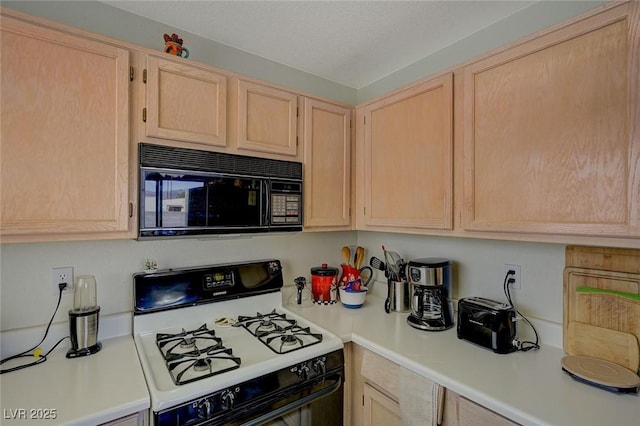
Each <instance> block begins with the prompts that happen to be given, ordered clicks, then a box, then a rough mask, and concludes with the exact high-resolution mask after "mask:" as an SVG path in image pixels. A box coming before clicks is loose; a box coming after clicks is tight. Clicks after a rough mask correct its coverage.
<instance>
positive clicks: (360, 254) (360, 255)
mask: <svg viewBox="0 0 640 426" xmlns="http://www.w3.org/2000/svg"><path fill="white" fill-rule="evenodd" d="M363 261H364V247H360V246H358V247H357V248H356V255H355V260H354V265H355V267H356V269H360V267H361V266H362V262H363Z"/></svg>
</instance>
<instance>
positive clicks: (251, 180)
mask: <svg viewBox="0 0 640 426" xmlns="http://www.w3.org/2000/svg"><path fill="white" fill-rule="evenodd" d="M139 154H140V155H139V158H140V209H139V220H140V224H139V225H140V231H139V235H138V236H139V238H140V239H146V238H167V237H189V236H204V235H212V234H235V233H259V232H296V231H301V230H302V163H299V162H294V161H282V160H273V159H266V158H256V157H249V156H242V155H234V154H226V153H218V152H210V151H201V150H195V149H185V148H174V147H167V146H161V145H152V144H146V143H141V144H139Z"/></svg>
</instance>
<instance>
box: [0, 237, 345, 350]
mask: <svg viewBox="0 0 640 426" xmlns="http://www.w3.org/2000/svg"><path fill="white" fill-rule="evenodd" d="M345 244H348V245H355V244H356V234H355V233H352V232H329V233H296V234H290V235H277V236H268V235H255V236H242V237H237V238H230V237H221V238H211V239H202V240H200V239H177V240H171V241H153V240H152V241H133V240H117V241H83V242H59V243H27V244H2V245H1V246H0V259H1V263H0V266H1V272H0V280H1V282H2V294H1V296H2V297H1V302H0V303H1V304H0V308H1V309H0V311H1V314H0V315H1V317H0V324H1V327H2V328H1V331H2V343H3V344H2V345H0V346H1V350H2V356H3V357H4V356H6V355H7V354H9V352H12V350H13V351H14V352H15V351H16V350H18V349H24V348H13V349H12V348H7V347H6V345H8V341H9V340H7V338H6V336H5V334H12V333H5V332H8V331H16V330H22V329H26V328H30V327H33V328H34V329H36V330H37V333H34V335H35V337H33V338H34V339H39V338H41V337H42V333H43V332H44V328H45V326H46V324H47V322H48V321H49V319H50V318H51V315H52V313H53V312H54V309H55V306H56V301H57V293H55V292H54V288H53V284H52V281H51V280H52V268H56V267H63V266H71V267H73V272H74V275H75V276H78V275H84V274H90V275H94V276H95V277H96V282H97V299H98V305H99V306H100V308H101V311H100V318H101V323H100V328H101V331H100V332H101V333H102V332H103V331H104V332H107V328H106V327H108V325H107V324H108V319H109V318H110V317H111V318H114V317H118V316H122V314H129V313H130V312H131V310H132V304H133V302H132V300H133V299H132V296H133V287H132V275H133V274H134V273H136V272H141V271H142V270H143V269H144V261H145V259H155V260H156V261H157V264H158V268H159V269H166V268H180V267H191V266H201V265H211V264H218V263H225V262H239V261H244V260H255V259H266V258H277V259H280V260H281V261H282V264H283V272H284V278H285V285H290V286H293V279H294V278H295V277H297V276H299V275H306V276H309V268H311V267H312V266H315V265H320V264H321V263H323V262H325V263H330V264H335V265H337V264H339V262H340V247H341V246H343V245H345ZM72 304H73V296H72V294H71V293H69V294H65V295H63V298H62V302H61V304H60V308H59V309H58V312H57V314H56V317H55V319H54V327H53V329H54V330H53V331H52V336H51V337H50V338H48V339H47V341H46V342H49V341H51V344H52V343H54V342H55V341H56V340H57V339H55V340H54V338H55V335H54V331H55V328H56V327H55V324H64V323H68V318H69V316H68V314H67V312H68V311H69V309H70V308H71V307H72ZM130 322H131V321H130V320H128V321H127V319H126V316H125V318H124V319H119V320H118V323H124V324H125V326H128V327H130ZM36 326H37V327H36ZM103 328H104V330H103ZM40 329H41V330H40ZM62 331H64V328H62ZM67 332H68V330H67ZM129 332H130V330H129ZM11 341H13V340H11ZM37 341H38V340H36V342H37ZM36 342H33V343H34V344H35V343H36ZM46 342H45V344H44V345H43V348H48V347H50V345H47V343H46Z"/></svg>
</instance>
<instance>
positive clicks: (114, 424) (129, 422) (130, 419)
mask: <svg viewBox="0 0 640 426" xmlns="http://www.w3.org/2000/svg"><path fill="white" fill-rule="evenodd" d="M148 424H149V415H148V411H139V412H137V413H134V414H131V415H128V416H125V417H121V418H119V419H116V420H112V421H110V422H107V423H103V424H102V425H100V426H146V425H148Z"/></svg>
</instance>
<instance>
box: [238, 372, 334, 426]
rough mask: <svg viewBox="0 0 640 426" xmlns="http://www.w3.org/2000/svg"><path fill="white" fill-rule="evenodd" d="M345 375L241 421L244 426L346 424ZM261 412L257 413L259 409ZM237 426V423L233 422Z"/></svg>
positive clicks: (287, 398)
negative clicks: (343, 377)
mask: <svg viewBox="0 0 640 426" xmlns="http://www.w3.org/2000/svg"><path fill="white" fill-rule="evenodd" d="M343 398H344V386H343V383H342V376H341V375H340V374H336V375H334V376H329V377H328V378H326V379H325V380H324V381H323V382H322V383H320V384H318V385H316V386H314V388H313V389H309V390H305V391H302V392H296V393H294V394H292V395H290V396H288V397H284V398H282V399H280V400H279V401H274V402H273V403H272V404H271V405H270V407H269V408H268V409H267V410H266V411H265V412H264V413H262V414H259V412H258V413H251V414H248V415H247V418H246V419H243V420H242V421H240V422H238V423H237V424H239V425H242V426H258V425H272V426H276V425H278V426H285V425H286V426H313V425H321V426H322V425H342V424H343ZM256 411H258V410H256ZM234 424H235V423H234Z"/></svg>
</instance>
